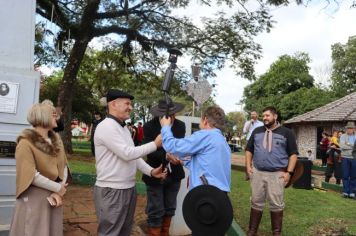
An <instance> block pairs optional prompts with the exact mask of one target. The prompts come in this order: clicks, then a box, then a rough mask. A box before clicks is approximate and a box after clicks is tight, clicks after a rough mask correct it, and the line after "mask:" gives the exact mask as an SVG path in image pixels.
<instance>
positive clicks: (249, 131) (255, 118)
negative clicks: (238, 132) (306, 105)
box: [243, 111, 263, 141]
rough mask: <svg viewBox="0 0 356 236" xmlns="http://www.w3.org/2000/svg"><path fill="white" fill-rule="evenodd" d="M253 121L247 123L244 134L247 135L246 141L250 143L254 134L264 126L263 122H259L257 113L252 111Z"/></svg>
mask: <svg viewBox="0 0 356 236" xmlns="http://www.w3.org/2000/svg"><path fill="white" fill-rule="evenodd" d="M250 117H251V120H248V121H246V122H245V125H244V128H243V133H244V134H245V135H246V140H247V141H248V140H249V139H250V137H251V134H252V132H253V131H254V130H255V129H256V128H257V127H261V126H263V123H262V121H259V120H258V113H257V111H251V113H250Z"/></svg>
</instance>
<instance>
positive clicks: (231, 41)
mask: <svg viewBox="0 0 356 236" xmlns="http://www.w3.org/2000/svg"><path fill="white" fill-rule="evenodd" d="M250 2H253V1H232V0H200V1H197V3H198V4H200V5H202V6H212V7H213V6H219V7H224V8H229V9H231V11H228V12H229V13H227V11H220V12H218V11H216V12H215V13H214V14H212V15H210V16H207V17H204V18H203V19H201V21H200V22H197V21H195V20H193V19H191V18H188V17H186V16H184V15H183V14H176V12H177V11H179V12H184V10H185V8H186V7H188V5H189V3H190V1H188V0H170V1H153V0H149V1H131V0H120V1H112V0H97V1H93V2H88V1H82V0H80V1H72V0H63V1H58V0H53V1H50V0H38V1H37V7H36V12H37V14H39V15H40V16H41V17H39V18H37V21H38V22H39V23H41V24H42V25H46V24H45V23H43V22H45V21H46V20H47V21H51V24H55V25H56V27H55V28H56V31H55V32H50V31H49V32H48V33H49V34H50V36H51V37H48V39H50V40H52V41H54V43H53V45H52V51H56V50H57V49H59V50H57V51H59V54H64V55H58V54H57V55H55V54H53V57H61V58H62V59H63V56H64V58H67V57H68V55H69V54H70V51H68V50H70V49H68V48H66V47H65V46H66V44H67V43H68V40H69V36H70V39H71V40H74V41H77V40H82V39H85V40H88V41H90V40H92V39H94V38H97V37H101V36H106V35H109V34H115V35H116V37H115V40H116V42H117V43H118V44H120V45H121V47H122V51H123V54H124V55H133V56H134V57H140V58H141V59H144V58H145V59H146V62H148V61H154V60H152V58H153V57H154V55H157V54H159V53H162V52H163V50H162V49H166V48H171V47H178V48H180V49H182V50H183V52H184V53H185V54H186V55H189V56H192V57H194V60H195V61H199V62H200V63H201V65H202V69H203V73H204V74H205V75H209V76H213V75H215V72H214V70H216V69H221V68H222V67H223V66H224V64H225V62H226V61H227V60H231V61H232V62H233V63H232V65H233V67H234V68H235V69H236V70H235V71H236V73H237V74H240V75H243V76H244V77H246V78H249V79H253V78H254V77H255V76H254V68H253V66H254V64H255V60H256V59H257V58H260V53H261V46H260V45H259V44H257V43H256V42H254V37H255V36H256V35H258V34H259V33H261V32H264V31H270V29H271V28H272V24H273V20H272V18H271V15H270V14H269V8H270V7H271V6H279V5H286V4H287V3H288V1H287V0H262V1H259V4H250ZM52 11H54V12H52ZM88 11H90V12H92V14H90V15H86V12H88ZM52 14H54V17H52ZM84 20H85V21H86V22H83V21H84ZM41 41H43V39H42V40H41ZM134 42H137V45H136V43H134ZM62 47H64V48H62ZM74 47H76V46H75V45H74ZM137 47H139V49H138V48H137ZM39 51H40V50H38V52H39ZM151 53H152V54H153V55H150V54H151ZM41 56H45V55H42V54H38V57H39V58H40V57H41ZM67 59H68V58H67ZM70 60H73V59H70ZM41 61H43V60H41ZM52 62H56V60H52ZM130 64H131V63H130ZM155 66H157V67H160V66H161V65H160V64H156V65H155Z"/></svg>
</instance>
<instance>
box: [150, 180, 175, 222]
mask: <svg viewBox="0 0 356 236" xmlns="http://www.w3.org/2000/svg"><path fill="white" fill-rule="evenodd" d="M146 186H147V206H146V214H147V224H148V226H149V227H161V225H162V219H163V217H164V216H174V213H175V210H176V207H177V195H178V192H179V188H180V181H178V182H171V183H167V184H160V185H146Z"/></svg>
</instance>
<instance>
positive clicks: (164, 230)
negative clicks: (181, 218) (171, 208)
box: [161, 216, 172, 236]
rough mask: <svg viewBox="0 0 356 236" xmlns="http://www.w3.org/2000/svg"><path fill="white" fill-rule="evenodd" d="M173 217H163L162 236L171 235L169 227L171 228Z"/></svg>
mask: <svg viewBox="0 0 356 236" xmlns="http://www.w3.org/2000/svg"><path fill="white" fill-rule="evenodd" d="M171 220H172V216H165V217H163V221H162V228H161V236H168V235H169V227H170V226H171Z"/></svg>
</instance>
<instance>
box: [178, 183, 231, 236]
mask: <svg viewBox="0 0 356 236" xmlns="http://www.w3.org/2000/svg"><path fill="white" fill-rule="evenodd" d="M183 217H184V220H185V222H186V223H187V225H188V226H189V228H190V229H191V230H192V231H193V232H194V234H197V235H198V236H220V235H225V233H226V232H227V230H228V229H229V227H230V226H231V223H232V218H233V210H232V205H231V202H230V199H229V197H228V196H227V194H226V192H223V191H221V190H220V189H218V188H217V187H215V186H212V185H200V186H198V187H195V188H193V189H192V190H191V191H189V192H188V194H187V196H186V197H185V198H184V201H183Z"/></svg>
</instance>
